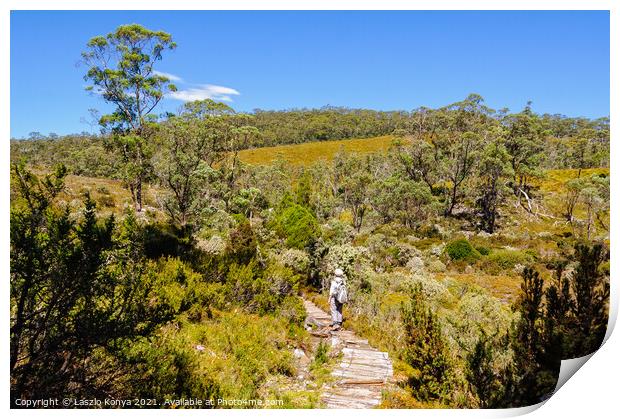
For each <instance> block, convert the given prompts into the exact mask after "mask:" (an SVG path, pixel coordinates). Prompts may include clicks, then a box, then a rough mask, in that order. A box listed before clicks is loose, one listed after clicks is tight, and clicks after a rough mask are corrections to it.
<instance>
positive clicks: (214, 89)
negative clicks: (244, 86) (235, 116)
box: [168, 84, 241, 102]
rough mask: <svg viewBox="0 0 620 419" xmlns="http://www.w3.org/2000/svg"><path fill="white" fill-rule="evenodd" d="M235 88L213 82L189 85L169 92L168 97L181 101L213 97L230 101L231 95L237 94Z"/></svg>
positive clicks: (217, 99)
mask: <svg viewBox="0 0 620 419" xmlns="http://www.w3.org/2000/svg"><path fill="white" fill-rule="evenodd" d="M240 94H241V93H239V92H238V91H237V90H235V89H233V88H231V87H224V86H216V85H214V84H203V85H200V87H190V88H187V89H183V90H177V91H176V92H170V93H169V94H168V97H170V98H171V99H176V100H181V101H183V102H193V101H194V100H204V99H213V100H216V101H222V102H232V100H233V99H232V97H231V96H238V95H240Z"/></svg>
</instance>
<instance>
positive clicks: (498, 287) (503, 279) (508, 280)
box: [435, 272, 522, 303]
mask: <svg viewBox="0 0 620 419" xmlns="http://www.w3.org/2000/svg"><path fill="white" fill-rule="evenodd" d="M447 277H450V278H452V279H454V280H455V281H457V282H460V283H464V284H470V285H476V286H479V287H480V288H483V289H485V290H486V291H487V292H488V293H489V294H491V295H492V296H493V297H495V298H497V299H499V300H501V301H503V302H506V303H512V302H513V301H514V300H515V299H516V297H517V295H518V294H519V290H520V289H521V281H522V279H521V276H520V275H518V274H514V275H486V274H483V273H473V274H461V273H455V272H450V273H438V274H435V278H436V279H437V280H438V281H443V280H445V279H446V278H447Z"/></svg>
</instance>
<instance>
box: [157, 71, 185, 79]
mask: <svg viewBox="0 0 620 419" xmlns="http://www.w3.org/2000/svg"><path fill="white" fill-rule="evenodd" d="M153 74H155V75H157V76H163V77H167V78H168V79H169V80H170V81H183V79H182V78H181V77H179V76H175V75H174V74H170V73H164V72H163V71H157V70H153Z"/></svg>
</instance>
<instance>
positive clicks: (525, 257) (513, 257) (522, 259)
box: [482, 249, 534, 274]
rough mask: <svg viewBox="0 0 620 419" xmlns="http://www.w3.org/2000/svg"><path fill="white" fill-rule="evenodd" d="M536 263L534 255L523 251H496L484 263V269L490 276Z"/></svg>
mask: <svg viewBox="0 0 620 419" xmlns="http://www.w3.org/2000/svg"><path fill="white" fill-rule="evenodd" d="M533 261H534V255H532V254H531V253H528V252H527V251H522V250H510V249H499V250H494V251H493V252H492V253H491V254H490V255H488V256H487V257H486V258H485V260H484V262H483V264H482V265H483V269H484V270H485V271H486V272H488V273H490V274H498V273H500V272H502V271H508V270H512V269H515V267H516V266H517V265H528V264H530V263H532V262H533Z"/></svg>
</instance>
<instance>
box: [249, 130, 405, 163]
mask: <svg viewBox="0 0 620 419" xmlns="http://www.w3.org/2000/svg"><path fill="white" fill-rule="evenodd" d="M393 139H394V137H393V136H391V135H385V136H382V137H373V138H354V139H350V140H333V141H315V142H310V143H303V144H290V145H281V146H275V147H262V148H253V149H249V150H243V151H240V152H239V158H240V159H241V161H243V162H244V163H247V164H252V165H266V164H272V163H274V162H275V161H277V160H280V159H284V160H285V161H287V162H288V163H289V164H293V165H295V166H305V165H310V164H312V163H315V162H317V161H320V160H331V159H333V158H334V156H335V155H336V154H337V153H338V152H339V151H341V150H344V151H345V152H349V153H359V154H370V153H377V152H385V151H387V150H388V149H389V147H390V145H391V144H392V140H393Z"/></svg>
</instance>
